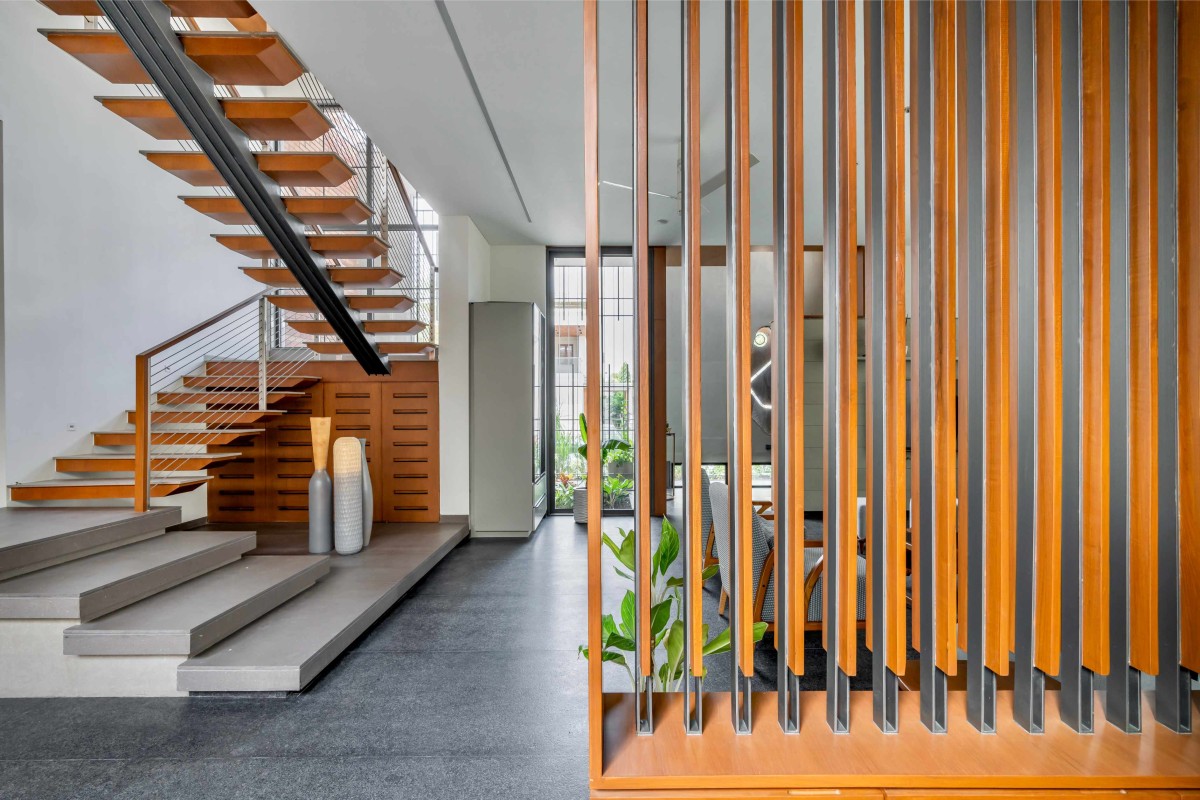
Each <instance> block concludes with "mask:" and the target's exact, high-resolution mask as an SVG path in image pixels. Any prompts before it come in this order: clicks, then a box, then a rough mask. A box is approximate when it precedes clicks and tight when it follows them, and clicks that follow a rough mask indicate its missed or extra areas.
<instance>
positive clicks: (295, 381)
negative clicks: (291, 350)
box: [183, 366, 321, 390]
mask: <svg viewBox="0 0 1200 800" xmlns="http://www.w3.org/2000/svg"><path fill="white" fill-rule="evenodd" d="M320 380H321V379H320V378H318V377H315V376H313V375H281V376H274V375H271V374H270V373H269V372H268V373H267V387H268V389H271V390H274V389H304V388H307V387H309V386H312V385H313V384H315V383H318V382H319V381H320ZM183 385H184V386H186V387H188V388H191V389H214V390H219V389H227V390H238V389H243V390H244V389H255V390H257V389H258V370H257V366H256V368H255V370H254V373H253V374H252V375H251V374H246V375H185V376H184V378H183Z"/></svg>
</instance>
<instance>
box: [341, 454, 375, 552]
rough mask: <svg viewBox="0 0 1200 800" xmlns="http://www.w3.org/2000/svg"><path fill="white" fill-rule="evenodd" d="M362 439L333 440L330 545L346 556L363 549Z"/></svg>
mask: <svg viewBox="0 0 1200 800" xmlns="http://www.w3.org/2000/svg"><path fill="white" fill-rule="evenodd" d="M366 463H367V462H366V458H365V456H363V446H362V440H360V439H355V438H354V437H352V436H343V437H342V438H340V439H338V440H337V441H336V442H334V443H333V548H334V549H335V550H337V552H338V554H339V555H343V556H348V555H353V554H354V553H357V552H358V551H359V550H362V548H363V472H364V471H365V466H366Z"/></svg>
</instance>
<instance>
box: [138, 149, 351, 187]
mask: <svg viewBox="0 0 1200 800" xmlns="http://www.w3.org/2000/svg"><path fill="white" fill-rule="evenodd" d="M142 155H144V156H145V157H146V159H147V160H148V161H149V162H150V163H151V164H154V165H155V166H157V167H160V168H162V169H164V170H166V171H167V172H170V173H171V174H172V175H174V176H175V177H177V178H179V179H180V180H183V181H185V182H187V183H189V184H191V185H192V186H224V185H225V179H224V178H222V177H221V173H219V172H217V168H216V167H214V166H213V164H212V162H211V161H209V160H208V156H206V155H204V153H197V152H193V151H190V150H171V151H142ZM254 158H255V160H256V161H257V162H258V168H259V169H260V170H262V172H263V173H264V174H265V175H266V176H267V177H269V178H270V179H271V180H273V181H275V182H276V183H278V184H279V185H280V186H292V187H301V188H309V187H315V188H324V189H332V188H335V187H337V186H341V185H342V184H344V183H346V182H347V181H348V180H350V179H351V178H352V177H354V171H353V170H352V169H351V168H350V167H349V165H347V164H346V162H345V161H343V160H342V159H341V158H340V157H339V156H338V154H337V153H295V152H293V153H289V152H278V153H277V152H269V151H262V152H258V153H255V154H254Z"/></svg>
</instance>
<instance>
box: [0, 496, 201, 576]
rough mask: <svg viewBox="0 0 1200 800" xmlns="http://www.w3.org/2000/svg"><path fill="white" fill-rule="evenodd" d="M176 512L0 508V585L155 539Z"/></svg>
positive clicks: (178, 516)
mask: <svg viewBox="0 0 1200 800" xmlns="http://www.w3.org/2000/svg"><path fill="white" fill-rule="evenodd" d="M181 519H182V517H181V514H180V510H179V509H178V508H174V507H172V508H156V509H153V510H151V511H145V512H137V511H134V510H132V509H129V508H0V580H4V579H5V578H12V577H15V576H17V575H23V574H25V573H27V572H33V571H34V570H39V569H44V568H45V567H51V566H54V565H55V564H62V563H64V562H66V561H71V560H72V559H76V558H82V557H84V556H87V555H91V554H93V553H99V552H103V551H104V550H111V549H112V548H114V547H121V546H122V545H126V544H130V543H132V542H137V541H141V540H143V539H148V538H150V537H151V536H158V535H160V534H162V533H164V532H165V531H166V529H167V528H169V527H171V526H172V525H178V524H179V522H180V520H181Z"/></svg>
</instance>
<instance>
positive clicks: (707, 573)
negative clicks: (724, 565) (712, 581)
mask: <svg viewBox="0 0 1200 800" xmlns="http://www.w3.org/2000/svg"><path fill="white" fill-rule="evenodd" d="M720 568H721V565H720V564H709V565H708V566H707V567H705V568H704V571H703V572H701V573H700V579H701V580H705V581H706V580H708V579H709V578H711V577H712V576H713V575H716V574H717V570H719V569H720Z"/></svg>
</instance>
